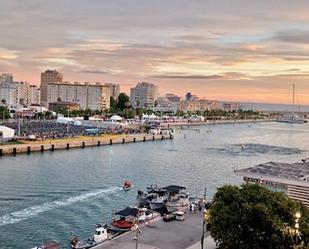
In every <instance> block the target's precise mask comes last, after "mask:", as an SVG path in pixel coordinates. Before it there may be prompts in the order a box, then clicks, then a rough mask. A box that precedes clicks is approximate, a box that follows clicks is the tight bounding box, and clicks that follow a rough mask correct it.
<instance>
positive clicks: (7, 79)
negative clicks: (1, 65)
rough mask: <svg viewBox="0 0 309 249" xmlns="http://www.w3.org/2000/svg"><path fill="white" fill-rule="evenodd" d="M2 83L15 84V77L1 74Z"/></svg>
mask: <svg viewBox="0 0 309 249" xmlns="http://www.w3.org/2000/svg"><path fill="white" fill-rule="evenodd" d="M0 83H3V84H11V83H13V75H12V74H11V73H3V74H0Z"/></svg>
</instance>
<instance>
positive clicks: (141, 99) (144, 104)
mask: <svg viewBox="0 0 309 249" xmlns="http://www.w3.org/2000/svg"><path fill="white" fill-rule="evenodd" d="M157 96H158V87H157V86H156V85H154V84H151V83H147V82H142V83H138V84H137V85H136V86H135V87H134V88H131V92H130V99H131V105H132V107H133V108H147V109H149V108H153V107H154V104H155V100H156V98H157Z"/></svg>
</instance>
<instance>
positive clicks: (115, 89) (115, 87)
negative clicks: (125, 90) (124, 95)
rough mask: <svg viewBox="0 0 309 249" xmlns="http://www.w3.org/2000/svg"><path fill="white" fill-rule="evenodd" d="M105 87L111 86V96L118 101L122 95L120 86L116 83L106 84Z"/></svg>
mask: <svg viewBox="0 0 309 249" xmlns="http://www.w3.org/2000/svg"><path fill="white" fill-rule="evenodd" d="M105 85H106V86H109V89H110V96H111V97H113V98H114V99H118V96H119V93H120V85H119V84H114V83H106V84H105Z"/></svg>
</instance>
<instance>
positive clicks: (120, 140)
mask: <svg viewBox="0 0 309 249" xmlns="http://www.w3.org/2000/svg"><path fill="white" fill-rule="evenodd" d="M173 138H174V136H173V135H172V134H166V135H153V134H151V135H150V134H130V135H112V136H102V137H80V138H72V139H71V138H68V139H61V140H57V139H55V140H48V141H41V142H39V141H36V142H29V143H22V144H11V145H2V146H0V157H1V156H4V155H14V156H15V155H18V154H22V153H27V154H30V153H32V152H44V151H55V150H70V149H73V148H85V147H94V146H103V145H113V144H124V143H135V142H145V141H155V140H165V139H173Z"/></svg>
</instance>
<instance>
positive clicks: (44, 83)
mask: <svg viewBox="0 0 309 249" xmlns="http://www.w3.org/2000/svg"><path fill="white" fill-rule="evenodd" d="M62 81H63V75H62V74H61V73H59V72H58V71H57V70H46V71H45V72H42V73H41V87H40V88H41V102H42V103H43V104H46V103H47V87H48V84H49V83H61V82H62Z"/></svg>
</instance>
